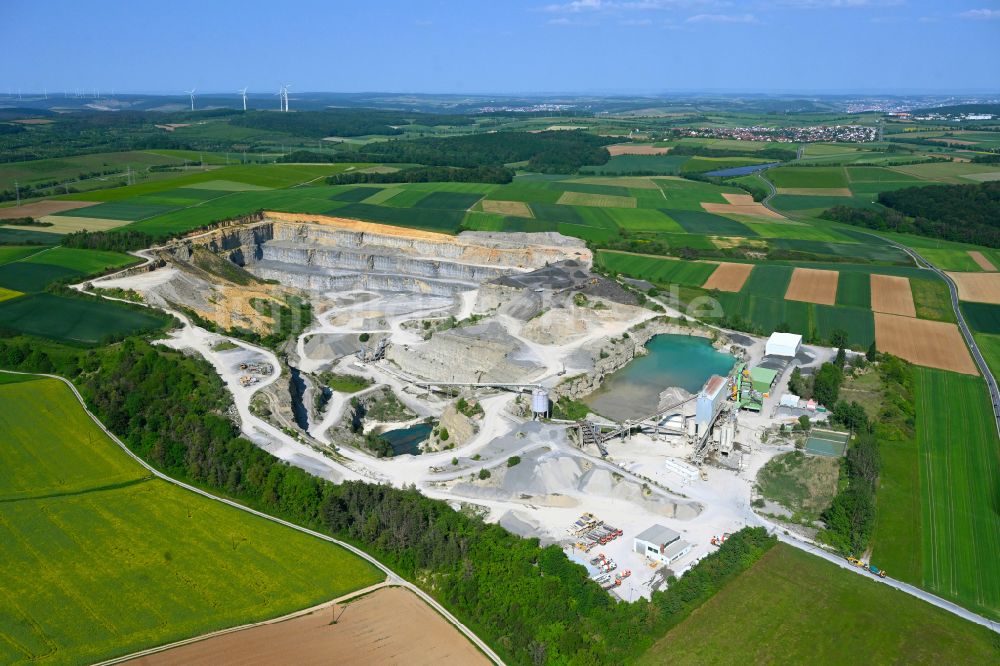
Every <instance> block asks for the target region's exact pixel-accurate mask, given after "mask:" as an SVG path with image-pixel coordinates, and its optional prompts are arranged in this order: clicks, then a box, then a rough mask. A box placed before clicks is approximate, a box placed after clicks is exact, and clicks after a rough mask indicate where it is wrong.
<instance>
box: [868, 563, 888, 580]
mask: <svg viewBox="0 0 1000 666" xmlns="http://www.w3.org/2000/svg"><path fill="white" fill-rule="evenodd" d="M868 571H870V572H871V573H873V574H875V575H876V576H878V577H879V578H885V575H886V574H885V570H884V569H879V568H878V567H877V566H875V565H874V564H869V565H868Z"/></svg>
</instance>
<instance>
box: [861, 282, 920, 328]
mask: <svg viewBox="0 0 1000 666" xmlns="http://www.w3.org/2000/svg"><path fill="white" fill-rule="evenodd" d="M871 307H872V310H874V311H875V312H887V313H889V314H897V315H903V316H905V317H916V316H917V310H916V307H915V306H914V305H913V291H912V289H911V288H910V281H909V279H907V278H905V277H900V276H898V275H876V274H874V273H873V274H872V276H871Z"/></svg>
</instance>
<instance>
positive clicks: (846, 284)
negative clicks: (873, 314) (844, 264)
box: [837, 273, 872, 308]
mask: <svg viewBox="0 0 1000 666" xmlns="http://www.w3.org/2000/svg"><path fill="white" fill-rule="evenodd" d="M871 297H872V286H871V278H869V277H868V276H867V275H865V274H864V273H844V274H843V275H841V276H840V277H838V278H837V305H849V306H852V307H856V308H870V307H871V302H872V298H871Z"/></svg>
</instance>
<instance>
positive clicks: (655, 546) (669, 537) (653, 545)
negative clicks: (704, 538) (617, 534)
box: [632, 525, 692, 564]
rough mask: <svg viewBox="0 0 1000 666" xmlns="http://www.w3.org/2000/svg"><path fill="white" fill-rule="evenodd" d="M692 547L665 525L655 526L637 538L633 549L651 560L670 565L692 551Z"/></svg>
mask: <svg viewBox="0 0 1000 666" xmlns="http://www.w3.org/2000/svg"><path fill="white" fill-rule="evenodd" d="M691 548H692V545H691V544H690V543H688V542H687V541H684V540H683V539H681V535H680V534H678V533H677V532H675V531H674V530H672V529H670V528H669V527H665V526H663V525H653V526H652V527H649V528H647V529H646V530H645V531H643V532H642V533H640V534H639V535H638V536H636V537H635V539H634V540H633V543H632V549H633V550H634V551H635V552H636V553H639V554H640V555H645V556H646V557H648V558H649V559H651V560H657V561H659V562H663V563H664V564H670V563H672V562H674V561H675V560H677V559H679V558H681V557H683V556H684V555H686V554H687V553H689V552H690V551H691Z"/></svg>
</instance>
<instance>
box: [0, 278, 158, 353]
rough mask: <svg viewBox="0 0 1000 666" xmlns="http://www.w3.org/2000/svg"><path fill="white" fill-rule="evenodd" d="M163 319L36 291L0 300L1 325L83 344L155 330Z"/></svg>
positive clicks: (117, 306) (118, 305) (109, 303)
mask: <svg viewBox="0 0 1000 666" xmlns="http://www.w3.org/2000/svg"><path fill="white" fill-rule="evenodd" d="M26 265H27V264H26ZM167 321H169V320H168V318H167V317H165V316H164V315H160V314H157V313H155V312H153V311H142V310H137V309H132V308H130V307H129V306H127V305H124V304H121V303H115V302H113V301H107V300H100V299H96V298H83V297H71V296H57V295H55V294H46V293H40V294H31V295H29V296H24V297H22V298H15V299H12V300H8V301H4V302H3V303H0V326H2V327H7V328H12V329H15V330H17V331H20V332H22V333H27V334H28V335H37V336H39V337H43V338H51V339H53V340H59V341H62V342H70V343H76V344H85V345H92V344H96V343H98V342H100V341H101V340H103V339H105V338H107V337H108V336H115V337H118V336H123V335H131V334H134V333H138V332H141V331H149V330H155V329H158V328H160V327H162V326H163V325H164V324H165V323H166V322H167Z"/></svg>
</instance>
